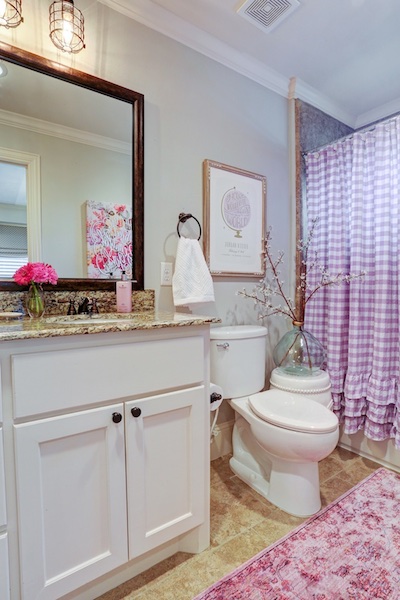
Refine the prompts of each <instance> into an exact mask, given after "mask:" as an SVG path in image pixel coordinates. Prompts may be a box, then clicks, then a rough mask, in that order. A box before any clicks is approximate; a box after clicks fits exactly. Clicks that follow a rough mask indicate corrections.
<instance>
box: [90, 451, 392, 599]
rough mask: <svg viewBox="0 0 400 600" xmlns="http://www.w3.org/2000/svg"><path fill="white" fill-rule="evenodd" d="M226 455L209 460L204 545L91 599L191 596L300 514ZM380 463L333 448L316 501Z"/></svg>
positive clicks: (289, 526) (289, 527) (274, 537)
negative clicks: (255, 486) (238, 471)
mask: <svg viewBox="0 0 400 600" xmlns="http://www.w3.org/2000/svg"><path fill="white" fill-rule="evenodd" d="M229 458H230V456H224V457H222V458H218V459H217V460H215V461H213V462H212V463H211V544H210V547H209V548H208V549H207V550H205V551H204V552H202V553H201V554H196V555H192V554H185V553H182V552H180V553H178V554H175V555H174V556H172V557H171V558H169V559H167V560H165V561H163V562H161V563H159V564H158V565H156V566H155V567H153V568H151V569H149V570H148V571H145V572H144V573H142V574H140V575H138V576H137V577H134V578H133V579H130V580H129V581H127V582H126V583H124V584H123V585H121V586H119V587H118V588H115V589H114V590H111V591H110V592H108V593H106V594H103V595H102V596H100V597H99V598H98V599H97V600H192V599H193V598H194V596H196V595H197V594H199V593H200V592H201V591H202V590H204V589H205V588H207V587H208V586H209V585H211V584H212V583H214V582H215V581H217V580H218V579H220V578H221V577H223V576H224V575H226V574H227V573H229V572H230V571H232V570H233V569H235V568H236V567H238V566H239V565H241V564H242V563H244V562H245V561H246V560H248V559H249V558H251V557H252V556H254V555H255V554H257V553H258V552H260V551H261V550H263V549H264V548H266V547H267V546H269V545H270V544H272V543H273V542H274V541H276V540H278V539H279V538H281V537H283V536H284V535H286V534H287V533H288V532H289V531H291V530H292V529H294V528H295V527H297V526H298V525H299V524H300V523H301V522H302V521H303V520H304V519H302V518H299V517H292V516H290V515H288V514H286V513H284V512H283V511H281V510H279V509H278V508H276V507H275V506H273V505H272V504H270V503H269V502H268V501H267V500H265V499H264V498H263V497H262V496H260V495H259V494H258V493H257V492H255V491H253V490H251V489H250V488H249V487H248V486H247V485H245V484H244V483H243V482H242V481H241V480H240V479H238V478H237V477H236V476H235V475H234V474H233V473H232V471H231V470H230V468H229V464H228V461H229ZM380 466H381V465H379V464H377V463H374V462H371V461H369V460H367V459H365V458H362V457H360V456H358V455H356V454H353V453H352V452H349V451H348V450H344V449H341V448H336V450H334V452H333V453H332V454H331V455H330V456H329V457H328V458H326V459H325V460H324V461H322V462H321V463H320V482H321V498H322V505H323V506H326V505H327V504H329V503H330V502H332V501H333V500H335V498H338V497H339V496H341V495H342V494H344V493H345V492H346V491H347V490H348V489H350V488H351V487H353V486H354V485H355V484H356V483H358V482H359V481H361V480H362V479H364V478H365V477H367V475H369V474H370V473H372V472H373V471H374V470H375V469H377V468H380Z"/></svg>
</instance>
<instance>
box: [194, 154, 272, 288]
mask: <svg viewBox="0 0 400 600" xmlns="http://www.w3.org/2000/svg"><path fill="white" fill-rule="evenodd" d="M266 187H267V182H266V177H265V176H264V175H259V174H257V173H252V172H250V171H244V170H243V169H237V168H235V167H229V166H228V165H224V164H221V163H218V162H214V161H212V160H205V161H204V163H203V195H204V197H203V219H204V244H205V248H204V250H205V257H206V261H207V264H208V267H209V269H210V272H211V274H214V275H220V276H227V277H234V276H243V277H244V276H248V277H258V276H263V275H264V272H265V267H264V260H263V258H264V236H265V203H266Z"/></svg>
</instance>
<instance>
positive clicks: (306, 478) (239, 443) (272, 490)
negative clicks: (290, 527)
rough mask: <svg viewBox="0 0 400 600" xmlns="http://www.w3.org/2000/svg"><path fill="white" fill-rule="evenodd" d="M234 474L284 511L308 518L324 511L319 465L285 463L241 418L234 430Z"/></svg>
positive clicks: (232, 465)
mask: <svg viewBox="0 0 400 600" xmlns="http://www.w3.org/2000/svg"><path fill="white" fill-rule="evenodd" d="M232 442H233V457H232V458H231V459H230V461H229V465H230V467H231V469H232V471H233V472H234V473H235V475H237V476H238V477H239V479H241V480H242V481H244V482H245V483H246V484H247V485H248V486H250V487H251V488H252V489H254V490H255V491H256V492H258V493H259V494H261V496H263V497H264V498H266V499H267V500H268V501H269V502H271V503H272V504H274V505H275V506H277V507H278V508H280V509H281V510H283V511H285V512H287V513H289V514H291V515H294V516H296V517H309V516H311V515H314V514H315V513H316V512H318V511H319V510H320V508H321V497H320V490H319V471H318V463H299V462H291V461H285V460H282V459H281V458H278V457H276V456H272V455H270V454H269V453H267V452H266V450H264V449H263V448H262V447H261V446H260V445H259V444H258V442H257V441H256V440H255V439H254V437H253V435H252V433H251V431H250V427H249V426H248V423H247V422H246V421H245V419H243V418H240V417H239V418H238V419H237V421H236V422H235V425H234V428H233V437H232Z"/></svg>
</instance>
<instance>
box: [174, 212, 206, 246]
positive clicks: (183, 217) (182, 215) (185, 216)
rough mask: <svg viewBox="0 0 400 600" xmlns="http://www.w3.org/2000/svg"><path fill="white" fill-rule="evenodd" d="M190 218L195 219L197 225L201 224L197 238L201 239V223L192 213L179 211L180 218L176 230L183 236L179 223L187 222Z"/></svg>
mask: <svg viewBox="0 0 400 600" xmlns="http://www.w3.org/2000/svg"><path fill="white" fill-rule="evenodd" d="M188 219H194V220H195V221H196V223H197V225H198V226H199V231H200V232H199V237H198V238H197V240H199V239H200V238H201V225H200V223H199V221H198V220H197V219H196V217H194V216H193V215H192V214H190V213H179V219H178V224H177V226H176V231H177V234H178V236H179V237H181V234H180V231H179V225H180V224H181V223H186V221H187V220H188Z"/></svg>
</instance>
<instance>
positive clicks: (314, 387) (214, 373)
mask: <svg viewBox="0 0 400 600" xmlns="http://www.w3.org/2000/svg"><path fill="white" fill-rule="evenodd" d="M266 335H267V329H266V328H265V327H261V326H252V325H249V326H247V325H239V326H233V327H215V328H212V329H211V334H210V338H211V381H213V382H214V383H215V384H216V385H218V386H220V387H221V388H222V390H223V394H224V398H226V399H229V402H230V404H231V406H232V407H233V408H234V410H235V425H234V429H233V439H232V443H233V456H232V458H231V460H230V466H231V469H232V470H233V472H234V473H235V474H236V475H237V476H238V477H240V479H242V480H243V481H244V482H245V483H247V484H248V485H249V486H250V487H252V488H253V489H255V490H256V491H257V492H259V493H260V494H261V495H262V496H264V497H265V498H267V499H268V500H269V501H270V502H272V503H273V504H275V505H276V506H278V507H279V508H281V509H282V510H284V511H286V512H288V513H290V514H292V515H296V516H301V517H305V516H310V515H313V514H315V513H316V512H318V510H319V509H320V508H321V499H320V490H319V473H318V462H319V461H320V460H322V459H324V458H326V457H327V456H328V455H329V454H330V453H331V452H332V451H333V450H334V448H335V447H336V444H337V442H338V439H339V424H338V419H337V417H336V415H335V414H334V413H333V412H332V411H331V410H330V407H331V404H332V400H331V394H330V382H329V377H328V375H327V373H324V372H323V371H320V372H319V373H317V374H316V375H312V376H310V377H296V376H293V375H290V376H288V375H286V374H285V373H284V372H280V369H274V371H273V373H272V375H271V389H270V390H268V391H265V392H260V390H262V389H263V388H264V385H265V359H266V340H265V337H266ZM304 392H305V393H304Z"/></svg>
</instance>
